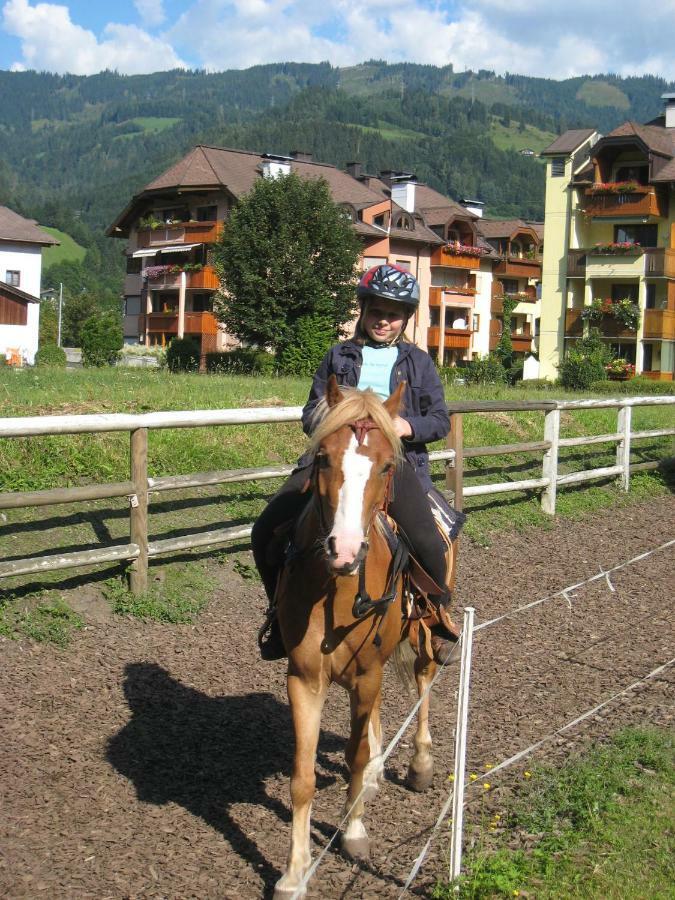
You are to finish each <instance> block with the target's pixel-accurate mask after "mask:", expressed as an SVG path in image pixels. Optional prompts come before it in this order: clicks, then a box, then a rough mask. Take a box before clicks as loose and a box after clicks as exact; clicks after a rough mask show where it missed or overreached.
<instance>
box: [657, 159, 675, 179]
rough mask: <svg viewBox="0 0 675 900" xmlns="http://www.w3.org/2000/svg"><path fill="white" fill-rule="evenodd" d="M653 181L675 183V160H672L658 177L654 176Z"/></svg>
mask: <svg viewBox="0 0 675 900" xmlns="http://www.w3.org/2000/svg"><path fill="white" fill-rule="evenodd" d="M652 181H675V159H671V161H670V162H669V163H667V165H665V166H664V167H663V168H662V169H661V171H660V172H659V173H658V175H654V177H653V178H652Z"/></svg>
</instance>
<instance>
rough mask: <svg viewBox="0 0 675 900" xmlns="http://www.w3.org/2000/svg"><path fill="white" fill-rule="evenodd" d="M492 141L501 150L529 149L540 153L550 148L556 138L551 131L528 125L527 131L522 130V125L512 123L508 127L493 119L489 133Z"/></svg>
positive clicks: (497, 119) (495, 117) (495, 118)
mask: <svg viewBox="0 0 675 900" xmlns="http://www.w3.org/2000/svg"><path fill="white" fill-rule="evenodd" d="M489 136H490V140H491V141H492V142H493V143H494V144H495V145H496V146H497V147H498V148H499V149H500V150H524V149H526V148H529V149H530V150H534V152H535V153H540V152H541V151H542V150H544V149H545V148H546V147H548V146H549V145H550V144H551V143H552V142H553V141H554V140H555V138H556V135H555V134H553V132H550V131H542V130H541V129H539V128H535V127H534V125H526V126H525V130H524V131H521V130H520V123H518V122H511V124H510V125H509V126H506V125H504V124H503V123H502V121H501V120H500V119H499V118H498V117H497V116H493V117H492V123H491V125H490V131H489Z"/></svg>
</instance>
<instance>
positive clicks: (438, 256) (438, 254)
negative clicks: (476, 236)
mask: <svg viewBox="0 0 675 900" xmlns="http://www.w3.org/2000/svg"><path fill="white" fill-rule="evenodd" d="M482 258H483V254H481V255H480V256H474V255H471V254H468V253H467V254H462V253H456V252H452V253H451V252H449V251H448V249H447V247H437V248H436V249H435V250H434V251H433V253H432V254H431V265H432V266H447V267H448V268H449V269H474V270H475V271H476V272H477V271H478V270H479V269H480V261H481V259H482Z"/></svg>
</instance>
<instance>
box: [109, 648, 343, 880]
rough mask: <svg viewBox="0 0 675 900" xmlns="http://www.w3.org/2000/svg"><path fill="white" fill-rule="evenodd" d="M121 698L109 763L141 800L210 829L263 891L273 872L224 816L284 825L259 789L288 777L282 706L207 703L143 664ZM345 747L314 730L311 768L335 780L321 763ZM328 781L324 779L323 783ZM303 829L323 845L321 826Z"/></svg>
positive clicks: (272, 700)
mask: <svg viewBox="0 0 675 900" xmlns="http://www.w3.org/2000/svg"><path fill="white" fill-rule="evenodd" d="M124 692H125V696H126V699H127V702H128V704H129V707H130V709H131V713H132V715H131V719H130V720H129V722H127V724H126V725H125V726H124V727H123V728H121V729H120V731H119V732H117V734H115V735H114V736H113V737H112V738H110V740H109V742H108V746H107V753H106V756H107V759H108V761H109V762H110V764H111V765H112V766H113V767H114V768H115V769H116V770H117V771H118V772H119V773H120V774H122V775H124V776H125V777H126V778H128V779H129V780H130V781H131V782H133V784H134V786H135V788H136V794H137V797H138V799H139V800H140V801H142V802H144V803H152V804H155V805H157V806H163V805H165V804H167V803H169V802H173V803H177V804H179V805H180V806H182V807H183V808H184V809H186V810H188V811H189V812H190V813H192V814H193V815H195V816H198V817H199V818H201V819H203V820H204V821H205V822H206V823H207V824H208V825H210V826H211V827H212V828H214V829H216V831H218V832H219V833H220V834H222V836H223V837H224V838H225V840H226V841H228V843H229V844H230V846H231V847H232V849H233V850H234V851H235V853H237V855H238V856H240V857H241V858H242V859H244V860H246V861H247V862H248V863H249V864H250V865H251V867H252V868H254V869H255V870H256V871H257V873H258V874H259V875H260V876H261V877H262V878H263V879H264V881H265V884H266V885H267V886H268V888H269V887H270V886H271V885H272V884H273V883H274V882H275V881H276V880H277V878H279V876H280V875H281V872H280V871H279V870H278V869H276V868H275V867H274V866H273V865H272V864H271V863H270V862H269V861H268V860H267V858H266V857H265V856H264V854H263V853H262V852H261V850H260V848H259V847H258V846H257V845H256V843H255V842H254V841H253V840H251V838H250V837H249V836H248V835H247V834H246V832H245V831H244V830H243V829H242V827H241V826H240V825H239V824H237V822H236V821H235V819H234V818H233V817H232V816H231V815H230V813H229V809H230V807H231V806H232V805H233V804H237V803H247V804H252V805H256V806H259V807H260V808H261V810H262V809H267V810H272V811H273V812H274V813H275V814H276V815H277V816H278V817H279V818H280V819H281V820H282V821H283V822H285V823H288V824H290V821H291V815H290V810H289V809H288V807H287V806H286V805H285V804H284V803H282V802H280V801H279V800H277V799H276V798H274V797H271V796H270V795H269V794H268V793H267V791H266V789H265V781H266V779H268V778H270V777H273V776H275V775H277V774H280V773H281V774H283V775H285V776H288V775H290V771H291V768H292V762H293V746H294V735H293V727H292V723H291V718H290V714H289V710H288V707H287V706H286V705H285V704H284V703H281V702H280V701H279V700H278V699H277V698H276V697H275V696H274V695H273V694H270V693H250V694H244V695H240V696H223V697H209V696H207V695H206V694H204V693H202V692H201V691H198V690H195V688H192V687H188V686H187V685H184V684H182V683H181V682H180V681H178V680H177V679H175V678H173V677H172V676H171V675H170V674H169V673H168V672H167V671H166V670H165V669H163V668H162V667H161V666H159V665H156V664H151V663H131V664H129V665H127V666H126V669H125V682H124ZM344 746H345V741H344V738H342V737H340V736H338V735H336V734H334V733H332V732H327V731H322V733H321V740H320V745H319V753H318V761H319V762H320V764H321V766H322V768H323V769H324V771H328V772H333V773H335V777H337V776H338V775H343V774H344V768H343V766H342V765H339V764H336V763H335V762H334V761H333V760H331V759H330V758H329V757H328V756H327V754H330V753H333V752H335V751H340V752H343V751H344ZM334 780H335V778H334V777H333V776H330V775H329V776H324V778H323V782H324V784H326V783H330V782H332V781H334ZM312 824H313V826H314V827H316V828H318V830H319V831H321V832H322V833H323V834H324V835H325V836H326V837H329V836H330V835H331V834H332V828H331V827H330V826H329V825H328V824H325V823H317V822H316V820H315V821H314V822H313V823H312ZM249 830H250V823H249ZM289 835H290V832H289Z"/></svg>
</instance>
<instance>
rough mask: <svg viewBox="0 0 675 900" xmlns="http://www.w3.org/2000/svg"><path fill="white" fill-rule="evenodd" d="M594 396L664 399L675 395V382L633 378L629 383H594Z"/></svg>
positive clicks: (591, 387)
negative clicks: (648, 395) (614, 395)
mask: <svg viewBox="0 0 675 900" xmlns="http://www.w3.org/2000/svg"><path fill="white" fill-rule="evenodd" d="M589 390H591V391H592V392H593V393H594V394H619V395H620V394H631V395H633V396H636V397H639V396H641V395H643V394H645V395H647V394H656V395H660V396H664V397H668V396H673V395H675V382H673V381H653V380H652V379H651V378H640V377H639V376H638V377H637V378H631V379H630V380H629V381H594V382H593V384H592V385H591V386H590V389H589Z"/></svg>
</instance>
